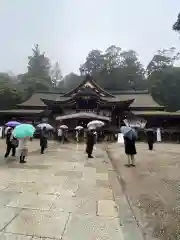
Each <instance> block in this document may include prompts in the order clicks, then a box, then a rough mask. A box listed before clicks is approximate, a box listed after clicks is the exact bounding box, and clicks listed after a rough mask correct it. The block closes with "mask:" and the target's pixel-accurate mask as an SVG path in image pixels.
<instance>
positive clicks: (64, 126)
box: [59, 125, 68, 129]
mask: <svg viewBox="0 0 180 240" xmlns="http://www.w3.org/2000/svg"><path fill="white" fill-rule="evenodd" d="M59 128H61V129H68V126H66V125H61V126H60V127H59Z"/></svg>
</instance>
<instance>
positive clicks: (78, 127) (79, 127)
mask: <svg viewBox="0 0 180 240" xmlns="http://www.w3.org/2000/svg"><path fill="white" fill-rule="evenodd" d="M81 129H83V127H82V126H77V127H76V128H75V130H81Z"/></svg>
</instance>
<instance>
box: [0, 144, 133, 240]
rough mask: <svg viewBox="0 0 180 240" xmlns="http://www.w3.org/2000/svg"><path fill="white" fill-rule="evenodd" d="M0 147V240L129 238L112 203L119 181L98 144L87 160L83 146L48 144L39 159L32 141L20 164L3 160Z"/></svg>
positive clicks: (37, 150) (109, 239)
mask: <svg viewBox="0 0 180 240" xmlns="http://www.w3.org/2000/svg"><path fill="white" fill-rule="evenodd" d="M3 146H4V145H3V144H2V142H0V147H1V152H2V155H1V156H0V163H1V164H0V212H1V214H0V239H10V240H14V239H34V240H38V239H40V238H50V239H51V238H54V239H62V240H76V239H77V240H123V239H127V238H124V237H123V235H122V229H121V227H120V223H121V222H120V219H119V211H118V208H117V206H118V205H117V204H116V203H115V200H114V196H115V195H114V193H118V192H119V183H117V182H116V174H115V171H114V169H113V168H112V165H111V163H110V162H109V160H108V157H107V155H106V151H104V149H103V147H102V146H101V145H99V146H97V149H96V150H95V151H94V156H95V158H94V159H87V157H86V155H85V153H84V145H78V146H77V145H72V144H67V145H60V146H59V144H58V143H54V142H51V143H50V144H49V148H48V151H47V152H46V153H45V154H44V155H40V154H39V149H38V148H39V143H38V142H37V141H33V142H31V143H30V149H31V150H30V153H29V156H28V162H27V164H24V165H22V164H19V163H18V162H16V161H15V160H12V159H10V160H9V161H7V162H5V160H4V159H3ZM112 187H113V189H112ZM131 237H132V238H131V239H135V238H133V236H131ZM128 239H130V238H128Z"/></svg>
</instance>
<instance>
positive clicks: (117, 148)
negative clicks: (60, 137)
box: [108, 143, 180, 240]
mask: <svg viewBox="0 0 180 240" xmlns="http://www.w3.org/2000/svg"><path fill="white" fill-rule="evenodd" d="M136 147H137V156H136V168H127V167H126V166H125V164H127V157H126V155H125V154H124V146H123V145H119V144H109V145H108V154H109V156H110V158H111V160H112V163H113V166H114V167H115V169H116V170H117V172H118V177H119V180H120V182H121V186H122V190H123V193H124V195H122V197H123V196H126V200H127V199H128V201H125V204H126V205H127V202H128V204H129V206H130V208H131V212H133V215H134V216H135V218H136V221H138V224H139V226H140V227H139V228H140V229H141V231H142V232H143V234H144V238H145V239H146V240H153V239H156V240H157V239H159V240H167V239H168V240H175V239H180V225H179V222H180V174H179V169H180V145H179V144H176V143H159V144H155V149H154V151H148V145H147V144H146V143H137V144H136ZM120 208H121V207H120ZM121 209H122V208H121ZM120 218H121V219H122V218H123V219H128V211H125V213H124V212H122V211H121V212H120ZM129 219H131V215H130V217H129ZM130 224H131V221H129V223H127V224H126V226H128V225H129V229H131V227H130ZM129 232H130V231H128V233H129Z"/></svg>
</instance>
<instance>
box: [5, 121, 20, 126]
mask: <svg viewBox="0 0 180 240" xmlns="http://www.w3.org/2000/svg"><path fill="white" fill-rule="evenodd" d="M20 124H21V123H20V122H17V121H10V122H7V123H6V124H5V125H6V126H8V127H16V126H18V125H20Z"/></svg>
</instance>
